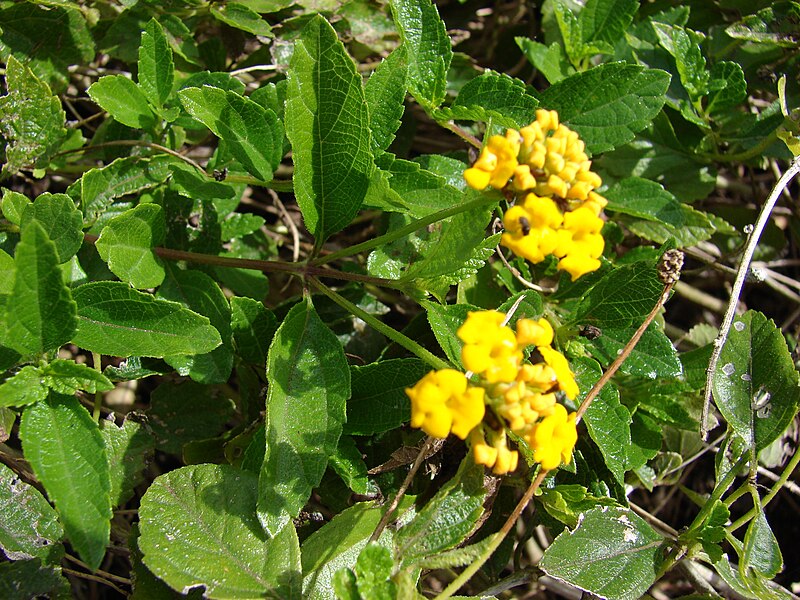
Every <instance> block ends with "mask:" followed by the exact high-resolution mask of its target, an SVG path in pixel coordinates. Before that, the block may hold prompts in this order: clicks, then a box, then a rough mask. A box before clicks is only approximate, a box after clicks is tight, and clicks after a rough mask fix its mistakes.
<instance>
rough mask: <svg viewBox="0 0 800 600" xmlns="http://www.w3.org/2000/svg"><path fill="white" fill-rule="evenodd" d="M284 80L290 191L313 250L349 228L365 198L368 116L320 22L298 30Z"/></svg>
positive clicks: (348, 63) (358, 88)
mask: <svg viewBox="0 0 800 600" xmlns="http://www.w3.org/2000/svg"><path fill="white" fill-rule="evenodd" d="M323 74H324V75H323ZM288 81H289V83H288V88H287V92H286V134H287V135H288V137H289V140H290V141H291V142H292V157H293V160H294V190H295V194H296V195H297V203H298V204H299V205H300V210H301V211H302V213H303V220H304V221H305V224H306V227H307V228H308V230H309V231H310V232H311V233H312V235H313V236H314V238H315V240H316V243H317V245H318V246H319V245H320V244H322V242H323V241H324V240H325V239H326V238H327V237H328V236H330V235H331V234H333V233H336V232H337V231H340V230H341V229H343V228H344V227H346V226H347V225H348V224H349V223H350V221H351V220H352V219H353V217H354V216H355V214H356V213H357V212H358V209H359V208H360V207H361V203H362V202H363V200H364V196H365V195H366V193H367V188H368V186H369V179H370V176H371V175H372V169H373V163H372V152H371V141H370V130H369V110H368V107H367V102H366V98H365V96H364V90H363V88H362V84H361V76H360V75H359V74H358V72H357V71H356V67H355V64H354V63H353V60H352V59H351V58H350V57H349V56H348V55H347V52H346V51H345V48H344V45H343V44H342V42H341V41H340V40H339V38H338V36H337V35H336V32H335V31H334V29H333V27H331V26H330V24H329V23H328V22H327V21H326V20H325V19H323V18H322V17H321V16H318V15H317V16H315V17H313V18H312V19H311V20H310V21H309V22H308V24H307V25H306V26H305V27H304V28H303V32H302V35H301V37H300V40H299V41H298V42H296V44H295V49H294V54H292V61H291V65H290V69H289V79H288Z"/></svg>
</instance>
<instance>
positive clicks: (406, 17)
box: [391, 0, 453, 109]
mask: <svg viewBox="0 0 800 600" xmlns="http://www.w3.org/2000/svg"><path fill="white" fill-rule="evenodd" d="M391 4H392V15H393V16H394V22H395V25H396V26H397V29H398V31H399V32H400V37H401V39H402V40H403V45H404V46H405V47H406V49H407V51H408V89H409V90H410V91H411V93H412V94H413V95H414V98H416V99H417V102H419V103H420V104H421V105H422V106H423V107H425V108H427V109H432V108H436V107H438V106H439V105H440V104H441V103H442V101H443V100H444V96H445V93H446V92H447V70H448V69H449V68H450V61H451V60H452V58H453V49H452V47H451V44H450V38H449V37H448V36H447V30H446V28H445V25H444V22H443V21H442V19H441V17H439V12H438V11H437V10H436V6H434V4H433V3H432V2H431V0H393V1H392V3H391Z"/></svg>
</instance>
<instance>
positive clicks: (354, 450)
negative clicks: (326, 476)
mask: <svg viewBox="0 0 800 600" xmlns="http://www.w3.org/2000/svg"><path fill="white" fill-rule="evenodd" d="M330 465H331V468H332V469H333V470H334V471H335V472H336V474H337V475H338V476H339V477H340V478H341V480H342V481H343V482H344V484H345V485H346V486H347V487H348V488H350V489H351V490H353V492H355V493H356V494H366V493H367V492H368V491H369V482H368V480H367V465H366V463H365V462H364V458H363V457H362V456H361V451H360V450H359V449H358V447H356V443H355V442H354V441H353V438H352V437H350V436H349V435H343V436H342V437H340V438H339V444H338V445H337V446H336V451H335V452H334V453H333V454H332V455H331V460H330Z"/></svg>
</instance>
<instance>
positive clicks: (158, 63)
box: [138, 19, 174, 109]
mask: <svg viewBox="0 0 800 600" xmlns="http://www.w3.org/2000/svg"><path fill="white" fill-rule="evenodd" d="M173 75H174V65H173V62H172V49H171V48H170V47H169V42H168V41H167V36H166V35H165V34H164V28H163V27H161V25H160V24H159V22H158V21H156V20H155V19H150V22H149V23H148V24H147V27H146V28H145V30H144V31H143V32H142V43H141V46H139V75H138V77H139V88H140V89H141V90H142V92H143V93H144V95H145V97H146V98H147V100H148V101H149V102H150V104H151V105H152V106H154V107H155V108H156V109H159V108H161V107H162V106H163V105H164V103H165V102H166V101H167V99H168V98H169V97H170V94H171V93H172V78H173Z"/></svg>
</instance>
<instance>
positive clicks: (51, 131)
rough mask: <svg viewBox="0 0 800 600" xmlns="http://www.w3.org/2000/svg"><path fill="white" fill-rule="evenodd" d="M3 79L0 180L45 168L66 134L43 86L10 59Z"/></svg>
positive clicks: (61, 115)
mask: <svg viewBox="0 0 800 600" xmlns="http://www.w3.org/2000/svg"><path fill="white" fill-rule="evenodd" d="M5 25H6V23H3V27H4V29H5ZM5 76H6V88H7V89H8V94H7V95H5V96H2V97H0V136H2V138H5V164H4V165H3V169H2V171H0V178H3V177H7V176H9V175H14V174H15V173H17V172H18V171H19V170H20V169H22V168H24V167H42V166H45V165H47V163H48V161H49V160H50V157H51V156H52V155H53V154H55V152H56V151H57V150H58V148H59V146H60V145H61V142H62V140H63V139H64V138H65V137H66V134H67V130H66V129H65V127H64V122H65V121H66V115H65V114H64V109H63V108H61V102H60V101H59V99H58V98H57V97H56V96H54V95H53V94H52V92H51V91H50V88H49V87H48V86H47V84H46V83H44V82H43V81H41V80H40V79H38V78H37V77H36V76H35V75H34V74H33V73H32V72H31V70H30V69H29V68H28V67H26V66H25V65H23V64H22V63H20V62H19V61H18V60H17V59H16V58H14V57H13V56H9V57H8V62H7V63H6V72H5Z"/></svg>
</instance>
